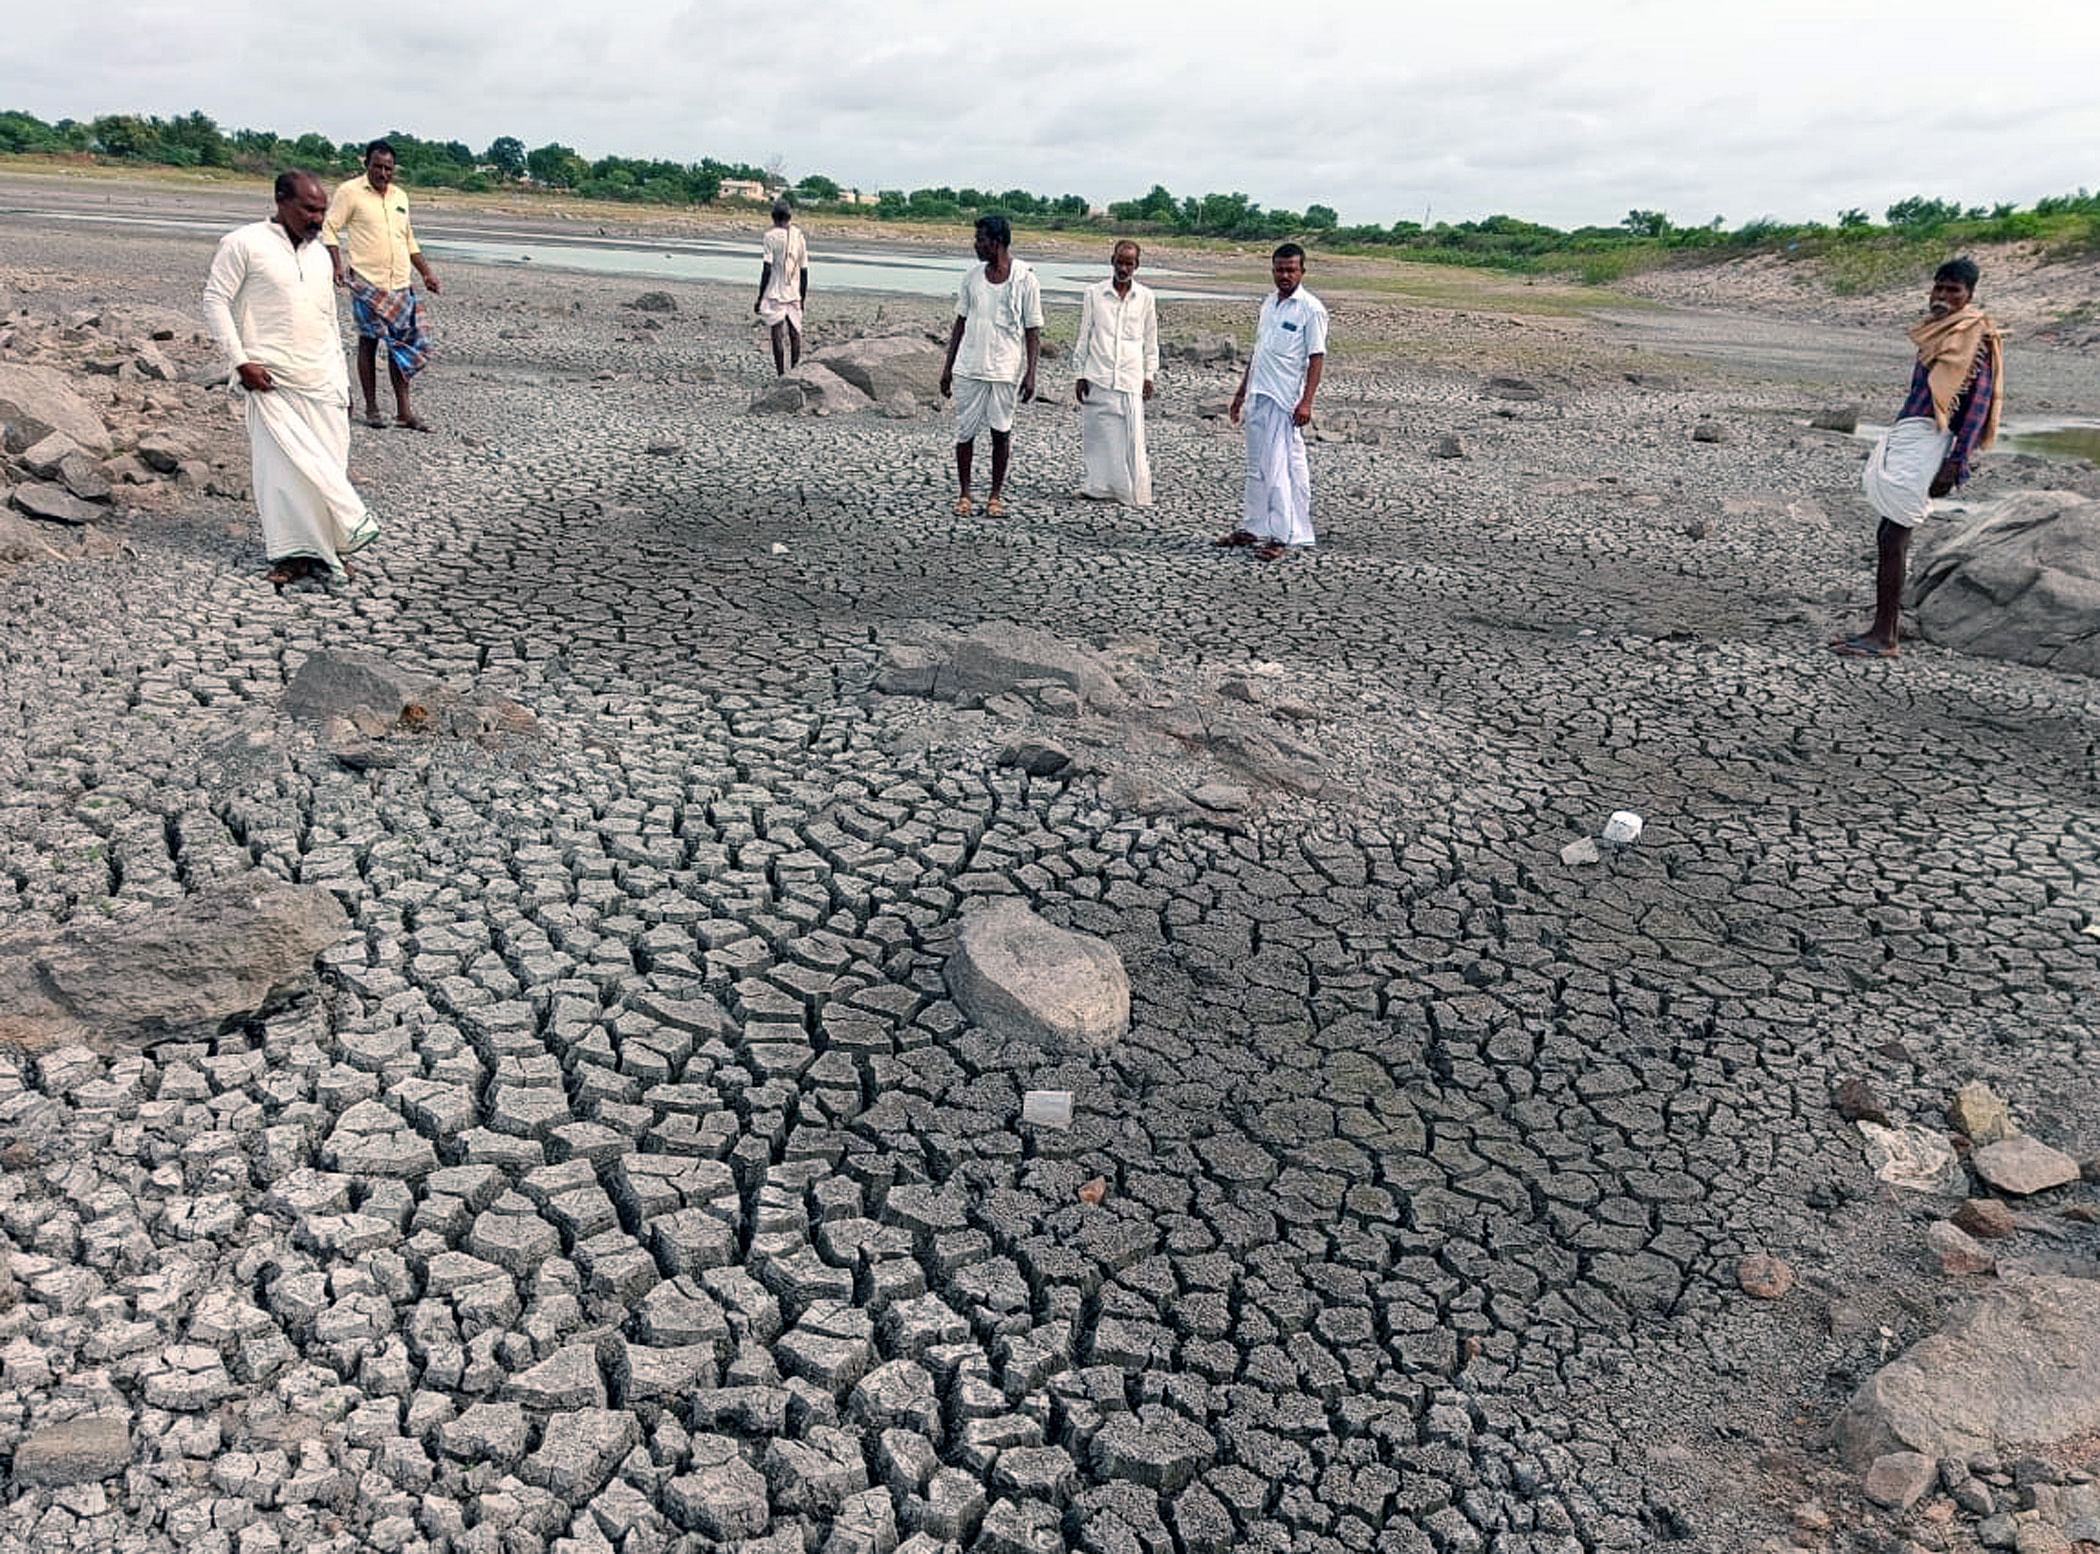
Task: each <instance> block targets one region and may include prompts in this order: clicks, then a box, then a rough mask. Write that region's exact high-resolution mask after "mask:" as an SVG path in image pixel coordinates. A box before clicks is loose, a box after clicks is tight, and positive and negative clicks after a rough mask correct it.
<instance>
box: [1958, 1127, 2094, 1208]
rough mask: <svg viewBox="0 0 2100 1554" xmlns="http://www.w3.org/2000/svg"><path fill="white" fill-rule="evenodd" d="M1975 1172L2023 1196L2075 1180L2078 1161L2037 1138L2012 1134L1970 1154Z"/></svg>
mask: <svg viewBox="0 0 2100 1554" xmlns="http://www.w3.org/2000/svg"><path fill="white" fill-rule="evenodd" d="M1969 1164H1971V1165H1972V1166H1974V1167H1975V1168H1976V1174H1977V1175H1978V1176H1980V1177H1982V1178H1983V1179H1984V1180H1985V1181H1986V1182H1988V1183H1990V1184H1991V1186H1993V1187H1995V1188H1997V1189H1998V1191H2000V1192H2009V1193H2013V1194H2015V1195H2017V1196H2021V1197H2024V1196H2026V1195H2027V1194H2028V1193H2037V1192H2047V1191H2048V1190H2049V1189H2050V1188H2052V1187H2064V1186H2068V1185H2069V1184H2070V1183H2072V1182H2075V1181H2077V1180H2078V1162H2077V1161H2075V1160H2073V1159H2072V1158H2071V1157H2070V1156H2069V1155H2067V1154H2065V1153H2064V1152H2063V1151H2062V1150H2060V1149H2051V1148H2050V1147H2049V1146H2048V1145H2047V1144H2044V1143H2043V1142H2042V1141H2041V1140H2040V1139H2037V1138H2029V1137H2028V1136H2027V1135H2025V1134H2015V1135H2013V1137H2011V1138H2008V1139H2000V1140H1999V1141H1998V1142H1997V1143H1995V1144H1986V1145H1984V1146H1983V1147H1982V1148H1981V1149H1979V1150H1977V1151H1976V1152H1975V1153H1974V1154H1972V1155H1970V1156H1969Z"/></svg>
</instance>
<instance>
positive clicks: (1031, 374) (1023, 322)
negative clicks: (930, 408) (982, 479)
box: [941, 216, 1043, 518]
mask: <svg viewBox="0 0 2100 1554" xmlns="http://www.w3.org/2000/svg"><path fill="white" fill-rule="evenodd" d="M1012 244H1013V229H1012V228H1011V227H1010V226H1008V225H1007V221H1006V218H1005V217H1004V216H979V217H978V218H977V257H978V259H979V261H980V263H979V264H978V265H977V267H976V268H975V269H974V270H972V271H971V272H970V273H969V274H968V275H965V276H964V277H963V283H962V289H961V290H960V291H959V292H958V293H957V294H956V298H955V327H954V329H952V330H951V331H949V334H948V359H947V361H946V362H944V363H943V364H942V366H941V394H942V396H943V397H944V398H945V397H952V398H953V399H954V400H955V475H956V479H957V480H958V481H960V482H961V484H962V495H961V496H959V497H957V498H956V499H955V513H956V516H957V517H959V518H967V517H968V516H969V515H970V514H971V513H972V512H973V511H974V510H975V509H974V508H973V507H972V506H971V503H970V457H971V454H972V453H973V452H974V451H975V449H976V446H977V434H978V433H979V432H981V431H985V430H987V429H989V430H990V432H991V434H992V492H991V495H990V497H988V498H987V499H986V501H985V504H984V510H985V512H986V513H987V514H988V515H990V516H991V517H993V518H1004V517H1005V516H1006V502H1005V500H1004V494H1005V491H1006V463H1007V458H1008V456H1009V455H1010V454H1011V453H1012V451H1013V429H1014V408H1015V406H1016V405H1017V404H1019V403H1025V402H1026V401H1028V400H1031V399H1034V398H1035V364H1036V354H1037V352H1038V350H1039V349H1040V348H1041V346H1042V337H1043V293H1042V288H1041V287H1040V286H1039V285H1038V284H1037V282H1036V278H1035V271H1033V270H1031V269H1030V268H1029V267H1028V266H1027V265H1025V264H1023V263H1021V262H1020V261H1019V260H1018V259H1016V258H1014V257H1013V255H1012V254H1010V253H1009V252H1008V251H1007V250H1008V249H1009V248H1010V247H1011V246H1012Z"/></svg>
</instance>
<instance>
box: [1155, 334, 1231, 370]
mask: <svg viewBox="0 0 2100 1554" xmlns="http://www.w3.org/2000/svg"><path fill="white" fill-rule="evenodd" d="M1160 354H1161V355H1162V356H1164V357H1166V358H1167V359H1168V360H1169V361H1185V362H1194V363H1196V364H1197V365H1198V366H1201V367H1230V366H1233V365H1235V364H1236V363H1237V362H1238V361H1239V359H1240V347H1239V342H1238V341H1237V340H1235V339H1233V338H1232V336H1231V335H1221V334H1211V333H1208V332H1206V333H1202V334H1199V335H1197V336H1196V337H1195V338H1194V339H1192V340H1181V341H1173V342H1170V343H1169V344H1167V345H1166V346H1164V347H1162V349H1161V351H1160Z"/></svg>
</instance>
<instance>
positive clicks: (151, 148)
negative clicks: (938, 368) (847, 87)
mask: <svg viewBox="0 0 2100 1554" xmlns="http://www.w3.org/2000/svg"><path fill="white" fill-rule="evenodd" d="M385 138H386V139H387V140H388V141H389V142H390V143H391V144H392V145H393V147H394V151H395V158H396V162H397V165H398V169H399V172H398V176H399V178H400V180H401V182H402V183H403V184H404V185H406V186H408V187H411V188H439V189H460V190H465V191H470V192H487V191H492V190H498V189H500V190H504V191H506V192H510V191H534V190H546V191H554V192H559V193H563V194H573V195H579V196H582V197H584V198H586V199H597V200H616V201H625V202H629V203H635V204H647V205H661V206H694V205H713V204H717V203H720V202H722V188H723V185H724V184H725V183H730V182H736V181H742V182H746V183H757V184H761V185H763V186H764V187H765V188H766V190H767V191H768V198H770V197H771V195H772V194H774V193H778V192H785V193H786V194H788V195H789V197H790V198H791V199H793V200H794V202H795V203H796V204H797V205H798V206H800V207H801V208H803V209H818V210H822V209H827V208H832V209H843V210H850V211H851V212H852V213H853V214H855V215H859V216H863V217H872V218H874V219H875V220H877V221H901V222H914V221H917V222H928V223H953V222H958V221H968V220H971V219H973V218H975V217H977V216H979V215H985V214H990V213H992V212H998V213H1000V214H1003V215H1005V216H1006V217H1007V218H1008V219H1009V220H1011V221H1013V222H1014V223H1015V224H1016V225H1017V226H1034V227H1038V228H1047V229H1050V230H1081V231H1084V230H1098V231H1102V232H1112V233H1117V234H1125V233H1128V234H1137V235H1160V234H1186V235H1189V236H1195V237H1214V238H1226V239H1239V240H1244V241H1257V242H1267V241H1276V240H1281V239H1284V238H1294V239H1297V240H1298V241H1300V242H1306V243H1312V244H1317V245H1318V246H1320V247H1322V248H1326V249H1331V250H1335V251H1338V252H1347V251H1350V250H1363V251H1379V250H1386V251H1396V250H1397V251H1399V252H1400V253H1402V254H1404V255H1405V257H1407V258H1409V259H1415V260H1423V261H1429V262H1441V263H1450V264H1465V265H1479V266H1486V267H1490V268H1496V269H1506V270H1518V271H1555V272H1573V273H1575V274H1577V275H1579V276H1580V277H1581V278H1582V279H1584V280H1587V281H1595V282H1602V281H1608V280H1611V279H1614V278H1616V277H1617V276H1620V275H1624V274H1628V273H1631V272H1633V271H1635V270H1639V269H1643V268H1646V267H1648V266H1650V265H1653V264H1656V263H1660V262H1664V261H1666V260H1667V259H1669V258H1672V257H1675V256H1679V255H1683V256H1687V257H1691V256H1696V255H1698V254H1700V253H1701V252H1704V253H1706V254H1708V255H1709V256H1710V257H1716V258H1718V257H1725V256H1726V255H1727V254H1728V253H1729V252H1730V251H1736V252H1740V251H1744V250H1759V249H1766V250H1769V249H1786V250H1793V251H1805V252H1806V254H1807V255H1808V256H1809V257H1820V258H1823V259H1825V260H1826V261H1827V262H1829V264H1830V266H1831V268H1832V269H1833V271H1834V279H1835V281H1836V283H1837V285H1838V288H1839V289H1840V290H1844V289H1849V288H1848V287H1847V284H1846V283H1847V280H1848V278H1849V279H1851V280H1852V281H1854V282H1856V283H1857V285H1858V286H1860V287H1862V288H1863V287H1865V286H1869V285H1873V284H1878V283H1881V282H1884V281H1886V280H1888V279H1890V278H1892V276H1890V275H1889V274H1886V273H1884V272H1888V271H1890V270H1891V269H1900V268H1901V267H1902V266H1903V265H1905V264H1907V263H1910V262H1913V261H1914V260H1915V259H1916V258H1917V257H1918V255H1919V254H1920V253H1921V252H1922V251H1923V250H1924V249H1926V248H1934V249H1937V248H1944V247H1947V246H1948V245H1950V244H1959V243H1965V242H1968V243H1989V242H2017V241H2036V242H2041V243H2043V244H2045V245H2048V246H2050V247H2052V248H2055V249H2059V250H2061V251H2063V252H2064V253H2065V254H2066V255H2070V254H2086V253H2090V252H2093V251H2095V250H2096V249H2100V195H2095V194H2090V193H2088V192H2087V191H2086V190H2085V189H2083V188H2081V189H2079V190H2078V191H2077V193H2075V194H2065V195H2057V196H2054V197H2051V198H2047V199H2041V200H2037V201H2036V202H2035V203H2034V204H2033V205H2032V206H2031V207H2028V208H2026V209H2022V208H2021V207H2020V206H2018V205H2015V204H2011V203H2005V204H1999V205H1993V206H1988V207H1986V206H1981V205H1971V206H1963V205H1962V204H1960V203H1959V202H1957V201H1953V200H1941V199H1932V198H1929V197H1927V196H1924V195H1918V196H1914V197H1912V198H1910V199H1905V200H1899V201H1898V202H1897V203H1895V204H1894V205H1891V206H1889V207H1888V208H1887V209H1886V210H1885V211H1883V213H1882V217H1883V219H1882V221H1881V222H1879V223H1877V222H1875V221H1874V220H1873V219H1872V218H1871V217H1869V215H1868V214H1867V212H1866V211H1864V210H1859V209H1853V210H1846V211H1843V212H1840V213H1839V215H1838V218H1837V220H1836V221H1835V222H1834V223H1823V222H1815V221H1809V222H1781V221H1778V220H1776V219H1774V218H1773V217H1770V216H1763V217H1759V218H1758V219H1756V220H1754V221H1750V222H1746V223H1745V224H1743V225H1742V226H1739V227H1736V228H1733V229H1730V228H1728V226H1727V224H1726V222H1725V221H1724V220H1723V218H1721V217H1719V216H1716V217H1714V218H1713V220H1711V221H1709V222H1707V223H1706V224H1705V225H1703V226H1686V225H1680V224H1679V223H1677V222H1676V221H1673V220H1672V219H1671V218H1670V217H1669V215H1668V214H1667V213H1665V212H1663V211H1659V210H1632V211H1628V212H1627V214H1626V216H1625V219H1624V220H1622V221H1620V222H1619V223H1618V224H1617V225H1616V226H1610V227H1601V226H1586V227H1577V228H1574V229H1572V230H1567V231H1564V230H1562V229H1560V228H1557V227H1550V226H1545V225H1542V224H1541V223H1538V222H1533V221H1524V220H1521V219H1519V218H1518V217H1515V216H1488V217H1486V218H1484V219H1482V220H1479V221H1458V222H1448V221H1439V222H1436V223H1435V224H1434V225H1430V224H1428V223H1427V222H1426V221H1425V222H1417V221H1408V220H1399V221H1395V222H1393V223H1392V224H1391V225H1389V226H1369V225H1367V226H1345V225H1343V224H1342V222H1341V220H1340V218H1339V216H1338V215H1337V214H1336V212H1335V211H1334V210H1333V209H1331V208H1330V207H1328V206H1325V205H1309V206H1307V207H1306V208H1305V209H1304V210H1303V211H1291V210H1264V209H1263V208H1262V207H1261V206H1259V205H1257V204H1256V203H1255V202H1254V201H1253V200H1251V199H1249V198H1248V197H1247V196H1246V195H1244V194H1206V195H1203V196H1201V197H1198V196H1194V195H1189V196H1183V197H1180V198H1177V197H1176V196H1174V195H1173V194H1171V193H1169V192H1168V190H1167V189H1166V188H1165V187H1164V186H1163V185H1160V184H1154V185H1153V186H1152V188H1151V190H1150V192H1148V193H1146V194H1144V195H1142V196H1140V197H1138V198H1136V199H1129V200H1118V201H1115V202H1114V203H1112V204H1110V205H1109V206H1108V208H1107V210H1106V211H1105V212H1098V213H1097V212H1095V211H1094V210H1093V209H1092V207H1091V206H1090V205H1089V203H1088V201H1087V200H1086V199H1085V198H1084V197H1083V196H1081V195H1077V194H1062V195H1056V196H1048V195H1038V194H1031V193H1030V192H1029V191H1027V190H1025V189H1007V190H1003V191H1000V192H997V193H994V192H991V191H988V190H982V189H972V188H960V189H957V188H948V187H945V186H942V187H936V188H930V189H913V190H910V191H905V190H902V189H884V190H881V191H880V192H879V193H878V194H877V196H876V200H875V203H873V204H865V203H861V204H851V205H848V204H845V203H843V201H842V195H843V194H844V193H845V191H843V190H842V189H841V188H840V186H839V184H838V183H837V182H836V181H835V180H833V179H831V178H827V177H825V176H824V175H822V174H820V173H812V174H809V175H808V176H806V177H804V178H802V179H800V180H799V181H793V182H791V181H790V180H788V179H787V178H785V177H784V176H782V175H781V173H780V172H779V170H778V169H777V168H767V167H757V166H754V165H752V164H750V163H748V162H723V161H718V160H716V159H715V158H713V157H702V158H701V159H700V160H699V161H697V162H670V161H664V160H661V159H649V158H641V157H619V156H608V157H600V158H599V159H597V160H596V161H590V160H587V159H585V158H584V157H582V156H580V155H579V154H577V153H576V152H575V151H573V150H572V149H570V148H569V147H567V146H564V145H561V144H559V143H557V142H550V143H548V144H547V145H544V146H539V147H535V148H533V149H531V150H527V149H526V147H525V145H524V143H523V142H522V141H520V140H518V139H517V138H516V137H515V136H510V135H504V136H500V137H498V138H497V139H496V140H494V141H492V142H490V143H489V145H488V146H487V148H486V149H484V150H482V151H480V152H478V153H477V152H476V151H474V150H473V148H471V147H470V146H468V145H466V144H465V143H464V142H461V141H457V140H447V141H437V140H424V139H422V138H421V137H419V136H416V135H411V134H408V133H407V132H405V131H401V130H395V131H390V132H389V133H388V134H387V136H386V137H385ZM364 147H365V142H363V141H340V142H338V141H333V140H330V139H329V138H328V137H327V136H325V135H320V134H314V133H309V134H305V135H301V136H299V137H297V138H296V139H286V138H285V137H283V136H281V135H278V134H276V133H275V132H273V131H270V130H252V129H237V130H234V131H232V132H230V133H229V132H226V131H222V130H221V129H220V128H219V126H218V125H217V124H216V123H215V122H213V120H212V119H211V118H209V117H208V116H207V115H205V114H204V113H202V112H192V113H189V114H186V115H183V116H181V117H179V118H168V119H162V118H157V117H153V116H148V115H138V114H128V113H119V114H105V115H103V116H102V117H100V118H95V119H90V120H88V121H86V122H81V121H79V120H76V119H59V120H57V121H56V122H55V123H46V122H44V121H43V120H42V119H39V118H37V117H36V116H34V115H33V114H29V113H23V112H20V111H16V110H6V111H0V153H5V154H14V155H45V156H74V157H87V158H92V159H94V160H96V161H98V162H109V163H115V164H125V163H145V164H157V165H162V166H171V167H199V168H224V169H228V170H230V171H237V172H244V173H255V174H270V173H275V172H278V171H280V170H282V169H284V168H287V167H299V168H304V169H306V170H308V171H310V172H314V173H320V174H327V173H335V174H341V175H349V174H353V173H355V172H356V171H357V170H358V169H359V168H360V167H361V166H362V164H363V156H364Z"/></svg>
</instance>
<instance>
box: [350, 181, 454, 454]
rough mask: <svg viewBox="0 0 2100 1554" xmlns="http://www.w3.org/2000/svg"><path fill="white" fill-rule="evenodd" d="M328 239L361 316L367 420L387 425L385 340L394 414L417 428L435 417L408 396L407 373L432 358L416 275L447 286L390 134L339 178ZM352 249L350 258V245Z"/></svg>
mask: <svg viewBox="0 0 2100 1554" xmlns="http://www.w3.org/2000/svg"><path fill="white" fill-rule="evenodd" d="M321 241H322V242H323V243H326V244H327V245H328V257H329V259H330V261H331V262H332V263H333V264H334V266H335V283H336V285H338V286H342V287H346V288H347V289H348V290H349V292H350V311H351V312H352V313H353V314H355V315H356V317H357V383H358V387H360V388H362V389H363V390H364V391H365V425H367V426H375V427H377V426H384V425H386V421H385V419H384V418H382V417H381V415H380V414H379V386H378V381H377V379H378V358H379V342H380V341H381V340H384V341H385V342H386V365H387V375H388V376H389V377H391V378H392V379H393V382H394V405H395V411H396V413H395V416H394V420H395V423H396V424H397V425H400V426H405V427H407V428H409V430H411V431H417V432H427V431H429V430H430V429H431V428H430V423H429V422H427V421H425V420H424V419H423V418H422V417H421V416H419V415H417V414H416V413H415V411H414V410H413V409H411V408H410V406H409V403H408V380H409V379H410V378H412V377H414V376H415V375H416V374H417V373H419V372H421V371H422V370H423V367H424V365H425V363H427V362H428V361H429V360H430V341H429V339H428V338H427V337H426V336H425V335H424V333H423V308H422V303H421V301H420V300H419V299H418V298H417V296H416V292H415V283H414V282H415V276H417V275H420V276H422V277H423V284H424V285H426V286H428V287H429V288H430V293H431V295H432V296H436V295H437V294H438V293H439V292H440V291H442V290H444V288H443V287H442V286H440V285H439V284H438V278H437V277H436V276H435V275H433V274H432V273H431V270H430V266H429V265H428V264H427V263H425V262H424V259H423V250H422V249H421V248H420V247H418V246H417V244H416V230H415V228H414V227H413V226H411V225H410V224H409V219H408V195H407V194H406V193H405V192H404V191H403V190H402V188H401V186H400V185H399V184H397V183H395V182H394V148H393V147H392V146H390V145H388V144H387V143H386V142H385V141H383V140H375V141H373V142H372V143H371V144H370V145H369V146H367V147H365V170H364V173H363V175H362V176H360V177H357V178H352V179H350V180H349V181H347V182H346V183H343V184H341V185H339V186H338V187H337V189H336V191H335V196H334V198H332V199H331V200H329V202H328V219H327V220H326V221H325V222H323V223H322V226H321ZM345 249H347V250H348V256H347V260H346V257H345V253H344V250H345Z"/></svg>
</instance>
